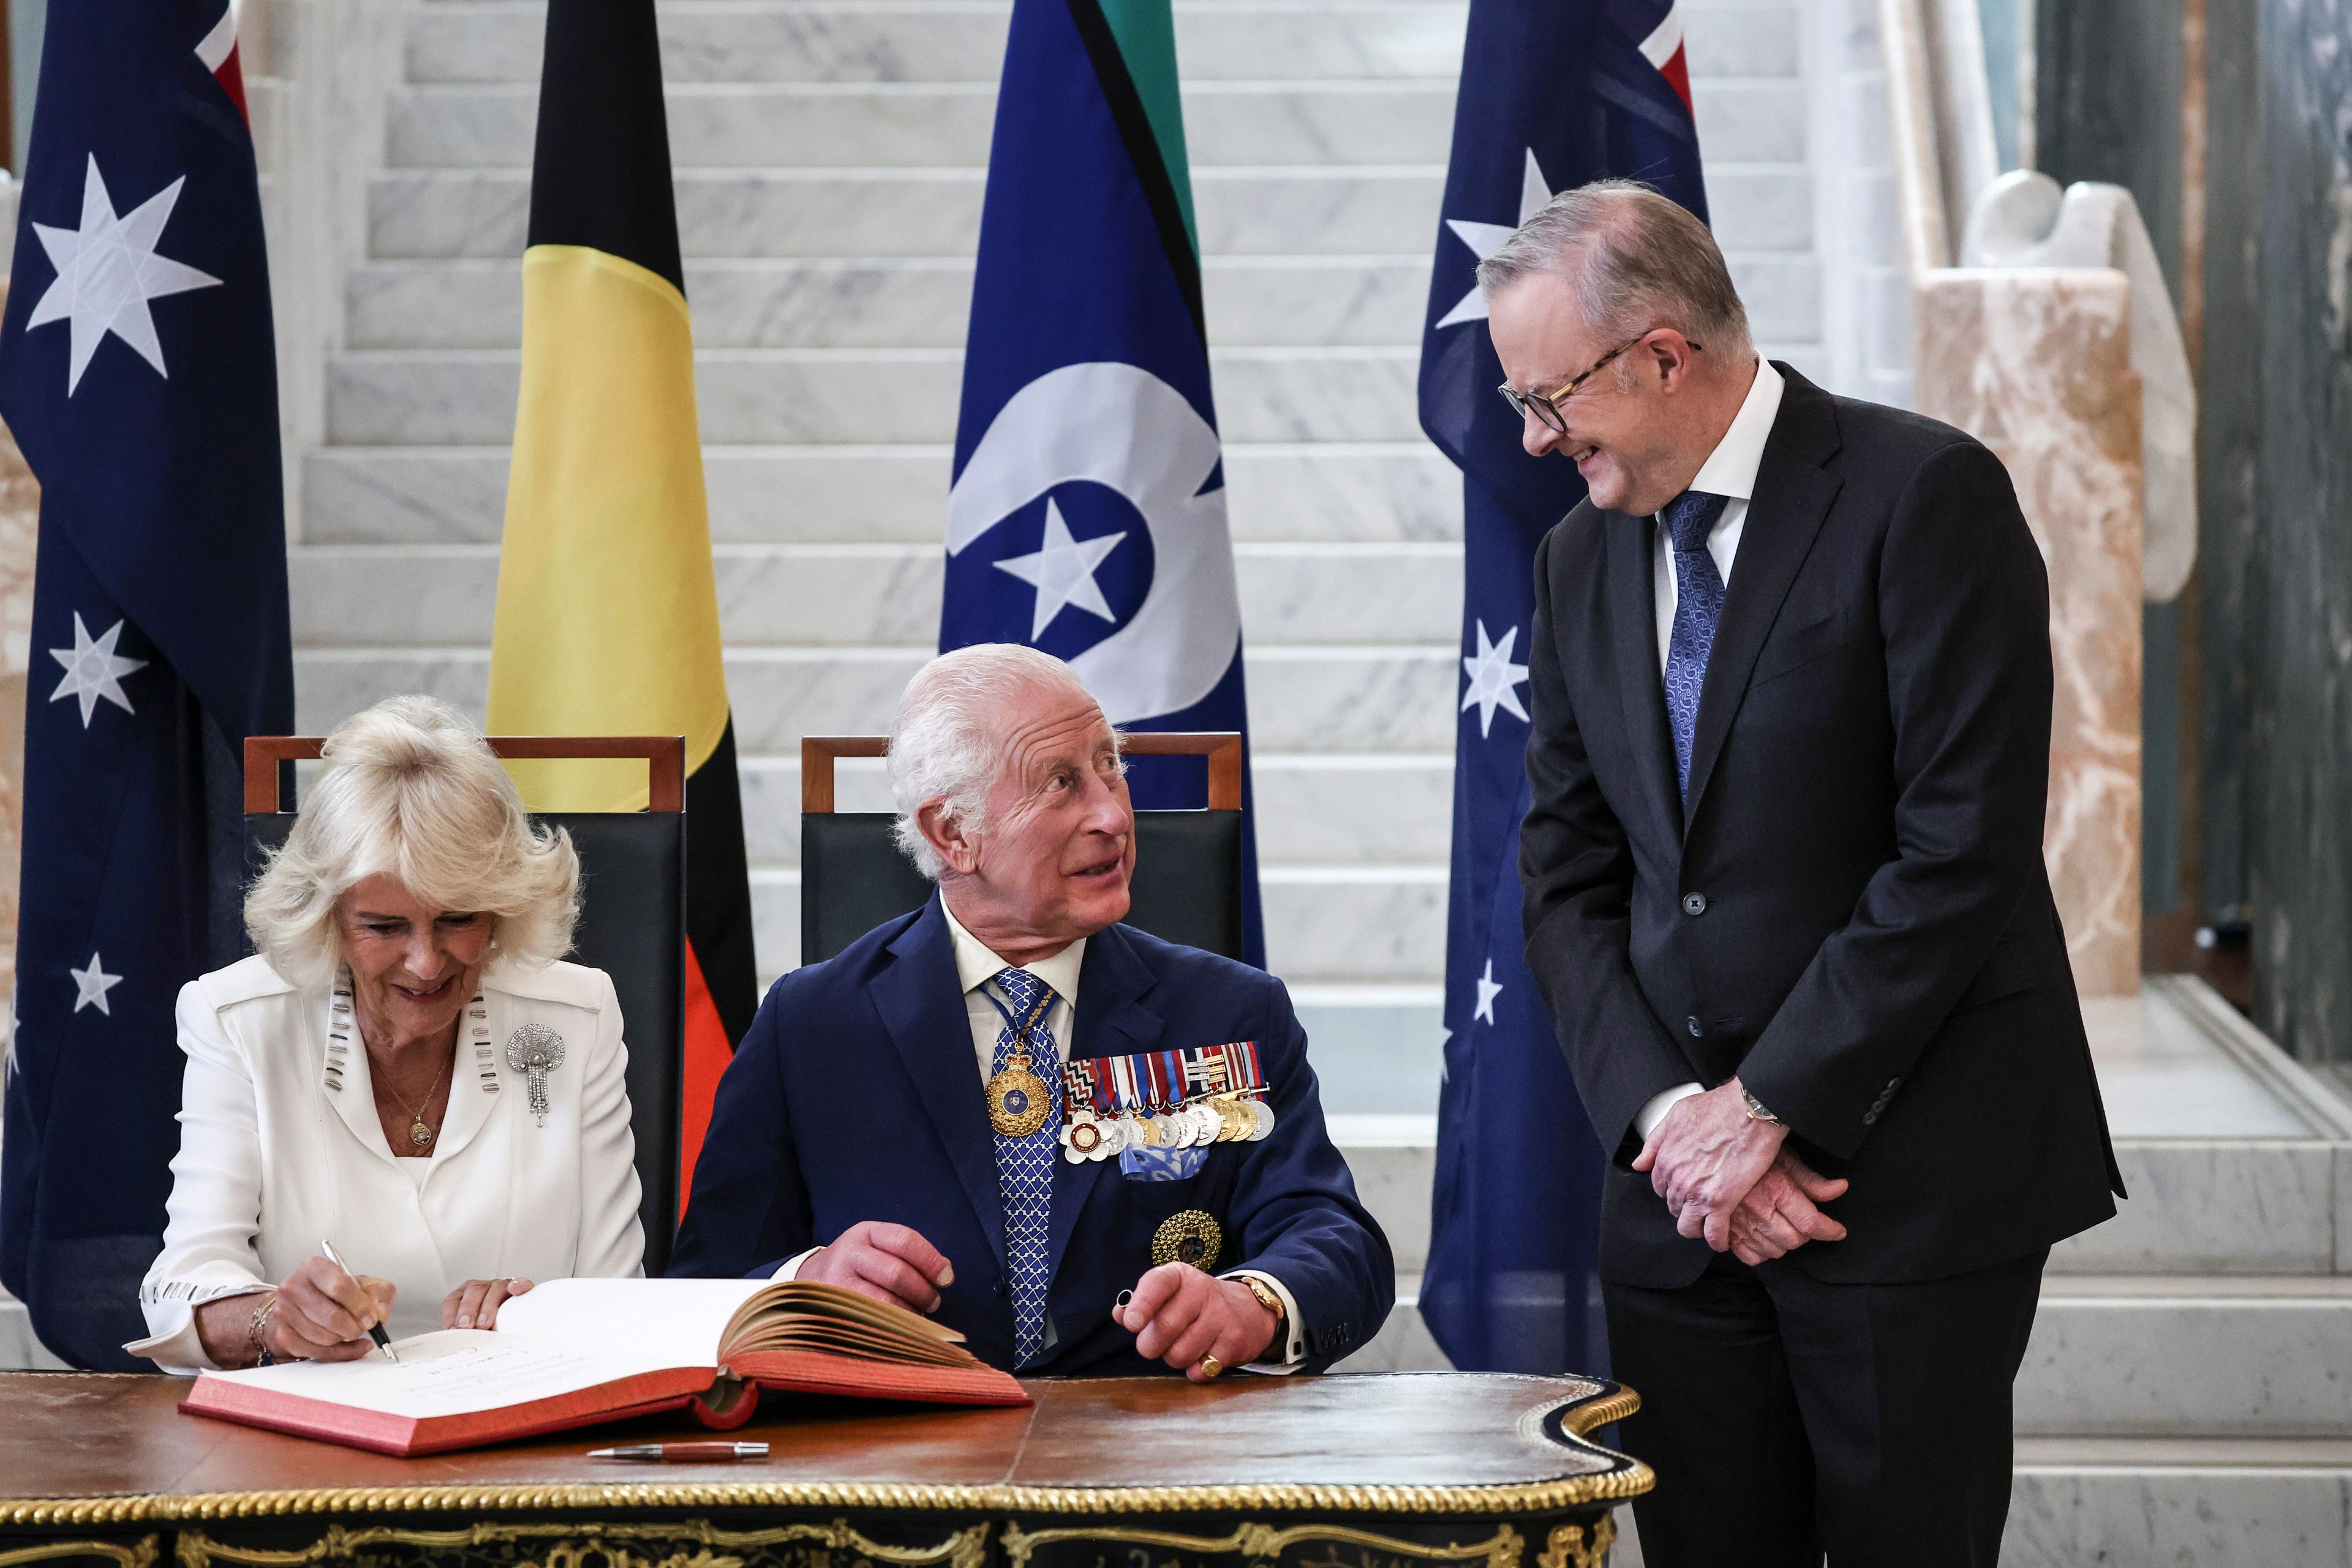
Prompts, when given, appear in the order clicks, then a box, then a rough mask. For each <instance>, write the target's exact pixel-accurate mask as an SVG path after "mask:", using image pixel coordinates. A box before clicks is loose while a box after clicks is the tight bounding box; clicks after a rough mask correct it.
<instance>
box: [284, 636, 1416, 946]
mask: <svg viewBox="0 0 2352 1568" xmlns="http://www.w3.org/2000/svg"><path fill="white" fill-rule="evenodd" d="M929 657H930V649H929V647H850V648H741V647H739V648H730V649H729V650H728V654H727V685H728V692H729V696H730V700H731V701H732V704H733V710H734V715H735V738H736V743H737V744H738V746H739V747H740V749H741V750H742V751H743V752H745V753H746V754H756V753H760V752H768V753H780V752H781V753H795V752H798V751H799V750H800V742H801V737H802V736H803V735H874V734H879V733H881V732H882V731H884V730H885V729H886V728H887V726H888V723H889V718H890V714H891V712H892V710H894V708H895V707H896V705H897V703H898V694H899V693H900V692H901V691H902V690H904V689H905V688H906V684H907V680H908V677H910V676H912V675H913V674H914V672H915V671H916V669H917V668H919V667H920V666H921V665H922V663H923V661H924V660H925V659H926V658H929ZM1460 670H1461V661H1460V657H1459V655H1458V654H1457V653H1456V651H1455V647H1454V643H1453V642H1451V641H1448V642H1446V643H1444V644H1442V645H1412V644H1392V645H1388V646H1379V647H1254V648H1251V649H1250V650H1249V654H1248V666H1247V679H1248V683H1249V703H1250V733H1251V736H1252V739H1253V740H1254V741H1255V743H1256V744H1258V745H1260V746H1262V747H1264V748H1265V750H1267V751H1269V752H1321V753H1331V752H1346V753H1360V752H1432V753H1445V752H1449V751H1450V749H1451V748H1452V746H1453V744H1454V703H1455V701H1456V700H1457V699H1456V690H1457V688H1458V687H1459V685H1460ZM488 675H489V650H488V648H487V647H440V648H402V649H387V648H333V647H310V648H301V649H298V650H296V653H295V656H294V684H295V713H296V721H297V722H298V723H299V724H300V725H301V726H302V732H303V733H305V734H314V735H315V734H323V733H325V732H326V731H328V730H331V729H332V728H333V727H334V726H335V725H336V724H337V723H339V722H341V721H342V720H344V719H345V718H348V717H349V716H350V715H352V713H354V712H357V711H358V710H360V709H362V708H364V707H367V706H368V705H370V704H371V703H373V702H376V701H378V700H382V699H383V698H385V697H388V696H391V695H393V694H394V693H396V692H404V691H421V692H425V693H426V694H428V695H430V696H434V697H438V698H441V699H442V700H445V701H447V702H450V703H452V704H454V705H456V706H457V707H458V708H459V709H461V710H465V711H467V712H469V713H471V714H473V715H474V716H475V717H476V718H477V719H479V717H480V715H481V712H482V707H483V700H484V695H485V692H486V690H487V689H488ZM1439 892H1440V902H1442V901H1443V899H1442V894H1443V889H1442V888H1441V889H1439Z"/></svg>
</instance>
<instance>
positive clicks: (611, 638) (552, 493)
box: [489, 0, 758, 1204]
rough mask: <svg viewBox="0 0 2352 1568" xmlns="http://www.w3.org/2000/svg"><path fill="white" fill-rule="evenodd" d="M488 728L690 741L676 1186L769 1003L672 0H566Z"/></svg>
mask: <svg viewBox="0 0 2352 1568" xmlns="http://www.w3.org/2000/svg"><path fill="white" fill-rule="evenodd" d="M522 277H523V328H522V393H521V397H520V403H519V404H518V406H517V409H516V415H515V442H514V467H513V471H512V474H511V476H510V477H509V481H508V487H507V518H506V537H505V542H504V544H503V546H502V548H501V549H500V551H499V601H498V618H497V623H496V627H495V630H494V633H493V638H492V642H491V648H490V700H489V729H490V731H491V732H492V733H494V734H509V735H665V734H667V735H677V734H682V735H684V736H685V737H686V763H687V781H686V805H687V833H686V841H687V912H686V926H687V953H686V986H687V994H686V1064H685V1085H684V1088H685V1094H684V1100H685V1125H684V1141H683V1142H682V1144H681V1145H680V1170H679V1173H678V1174H679V1181H678V1198H679V1202H680V1203H681V1204H683V1203H684V1202H685V1198H686V1194H687V1193H688V1191H690V1190H691V1187H692V1181H691V1177H692V1174H693V1171H694V1162H695V1158H696V1156H697V1155H698V1153H699V1152H701V1148H702V1138H703V1133H704V1131H706V1130H707V1129H708V1127H709V1121H710V1102H711V1096H712V1094H713V1092H714V1091H715V1090H716V1089H718V1087H719V1074H720V1073H721V1072H723V1071H724V1070H725V1069H726V1067H727V1062H728V1059H729V1058H730V1055H731V1054H732V1052H733V1049H734V1045H735V1042H736V1041H738V1040H740V1039H741V1038H742V1037H743V1031H744V1030H745V1029H747V1028H749V1027H750V1026H751V1016H752V1013H753V1011H754V1009H755V1008H756V1006H757V1005H758V996H757V994H756V982H755V980H754V975H753V969H752V955H751V883H750V879H749V876H748V873H747V870H746V866H745V860H744V853H743V805H742V797H741V793H740V786H739V784H738V782H737V778H736V771H735V731H734V725H733V721H732V719H731V716H730V712H729V709H728V701H727V671H726V668H725V665H724V663H723V662H722V660H721V658H720V653H719V593H718V587H717V584H716V582H715V580H714V578H713V575H712V570H711V560H710V520H709V505H708V502H707V500H706V499H705V497H704V493H703V479H702V442H701V437H700V434H699V432H698V427H697V424H696V416H695V400H694V331H693V327H692V324H691V322H690V321H688V315H687V306H686V289H685V275H684V270H683V268H682V267H681V265H680V262H679V259H678V242H677V206H676V201H675V197H674V195H673V194H672V192H671V188H670V166H669V132H668V127H667V120H666V117H665V113H664V110H663V103H662V80H661V48H660V40H659V38H658V37H657V35H656V29H655V23H654V0H560V4H557V5H550V6H549V7H548V8H547V48H546V56H545V60H544V63H543V65H542V67H541V79H540V98H539V142H538V146H537V149H536V151H535V153H533V156H532V163H531V182H530V238H529V243H528V248H526V250H525V251H524V253H523V263H522ZM509 765H510V766H511V767H512V768H513V770H514V773H515V775H516V779H517V782H518V783H519V784H520V785H521V787H522V791H523V795H524V798H525V799H526V800H528V801H529V802H530V805H532V807H533V808H534V809H538V810H543V811H634V810H642V809H643V808H644V807H645V805H646V769H645V764H644V763H588V762H559V763H511V764H509Z"/></svg>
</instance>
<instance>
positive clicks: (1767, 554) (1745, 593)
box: [1684, 365, 1839, 824]
mask: <svg viewBox="0 0 2352 1568" xmlns="http://www.w3.org/2000/svg"><path fill="white" fill-rule="evenodd" d="M1780 374H1781V375H1782V376H1783V377H1785V378H1786V380H1787V382H1788V387H1787V390H1786V391H1784V392H1783V393H1782V394H1781V395H1780V414H1779V416H1777V417H1775V418H1774V420H1773V421H1772V435H1771V438H1770V439H1769V440H1768V441H1767V442H1766V443H1765V446H1764V461H1763V464H1762V466H1761V467H1759V468H1758V469H1757V471H1756V493H1755V495H1754V497H1753V498H1752V499H1750V500H1749V501H1748V521H1747V523H1746V524H1745V525H1744V526H1743V527H1742V528H1741V530H1740V533H1739V551H1738V555H1736V556H1735V557H1734V558H1733V560H1732V563H1731V582H1730V584H1729V585H1728V586H1727V588H1726V590H1725V592H1724V599H1723V621H1722V624H1721V625H1719V626H1717V627H1716V631H1715V646H1714V647H1713V648H1712V649H1710V650H1709V651H1708V654H1707V658H1706V683H1705V684H1704V685H1702V686H1701V687H1700V688H1699V699H1698V722H1697V726H1696V730H1695V731H1693V733H1692V737H1691V776H1690V803H1689V807H1688V809H1687V810H1686V811H1685V814H1684V821H1685V824H1687V823H1689V822H1692V821H1696V819H1697V816H1698V806H1699V802H1700V801H1701V800H1703V799H1704V798H1705V797H1706V783H1707V779H1708V778H1709V777H1710V776H1711V775H1712V774H1713V773H1714V771H1715V763H1716V759H1717V756H1719V755H1720V754H1721V753H1722V751H1723V742H1724V738H1725V737H1726V736H1727V735H1728V734H1730V732H1731V720H1732V716H1733V715H1734V714H1736V713H1737V712H1738V710H1739V704H1740V702H1741V700H1743V699H1744V698H1745V697H1746V696H1747V695H1748V677H1749V676H1750V675H1751V674H1753V673H1754V672H1755V669H1756V658H1757V655H1759V653H1761V652H1763V650H1764V639H1765V638H1766V637H1768V636H1769V635H1770V633H1771V630H1772V623H1773V622H1774V621H1776V620H1778V619H1779V618H1780V606H1781V605H1783V604H1784V603H1786V602H1787V600H1788V597H1789V589H1790V585H1791V584H1794V583H1795V582H1796V580H1797V573H1798V570H1799V569H1800V568H1801V567H1802V566H1803V565H1804V563H1805V557H1806V556H1807V555H1808V554H1810V553H1811V552H1812V548H1813V541H1814V539H1815V538H1816V537H1818V536H1819V535H1820V533H1821V531H1822V521H1824V520H1825V519H1826V518H1827V517H1828V516H1829V512H1830V503H1831V502H1832V500H1836V498H1837V493H1838V489H1839V481H1838V480H1837V479H1833V478H1832V477H1831V476H1830V475H1829V474H1827V473H1824V472H1823V471H1822V466H1821V465H1822V459H1823V458H1827V457H1828V456H1829V455H1830V454H1831V453H1833V452H1835V451H1836V450H1837V445H1838V443H1837V415H1836V411H1835V409H1834V408H1833V407H1832V405H1831V403H1830V398H1829V395H1828V394H1827V393H1825V392H1823V391H1822V390H1821V388H1819V387H1817V386H1815V385H1814V384H1812V383H1811V382H1809V381H1807V380H1806V379H1805V378H1804V377H1803V376H1801V375H1799V374H1797V373H1796V372H1795V371H1793V370H1790V369H1789V368H1788V367H1787V366H1786V365H1782V366H1780Z"/></svg>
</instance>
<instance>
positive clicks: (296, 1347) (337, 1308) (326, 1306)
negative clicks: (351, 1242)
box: [268, 1247, 396, 1361]
mask: <svg viewBox="0 0 2352 1568" xmlns="http://www.w3.org/2000/svg"><path fill="white" fill-rule="evenodd" d="M324 1251H325V1256H322V1257H317V1258H305V1259H303V1260H302V1265H301V1267H300V1268H297V1269H295V1270H294V1272H293V1273H291V1274H289V1275H288V1276H287V1277H286V1279H285V1280H284V1281H283V1282H282V1283H281V1284H280V1285H279V1286H278V1299H277V1301H276V1303H275V1304H274V1306H273V1307H272V1308H271V1310H270V1313H269V1321H268V1344H269V1349H270V1351H271V1352H272V1353H273V1354H275V1355H276V1356H277V1357H278V1359H279V1360H280V1361H288V1360H297V1359H299V1360H302V1361H357V1360H358V1359H359V1358H360V1357H362V1356H363V1355H365V1354H367V1353H368V1352H370V1351H372V1350H373V1349H375V1346H376V1343H377V1342H376V1341H375V1337H374V1336H375V1335H376V1334H381V1333H383V1324H384V1321H385V1320H386V1319H387V1318H389V1317H390V1316H391V1315H392V1301H393V1297H394V1295H395V1294H396V1292H395V1290H394V1287H393V1284H392V1282H391V1281H390V1280H388V1279H371V1278H369V1277H368V1276H366V1275H355V1274H353V1273H352V1271H351V1270H350V1269H348V1268H344V1267H343V1265H342V1264H341V1262H340V1261H338V1260H337V1259H336V1258H335V1257H334V1256H333V1248H332V1247H327V1248H325V1249H324ZM384 1339H385V1341H389V1339H390V1336H389V1335H385V1336H384Z"/></svg>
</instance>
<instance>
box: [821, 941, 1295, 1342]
mask: <svg viewBox="0 0 2352 1568" xmlns="http://www.w3.org/2000/svg"><path fill="white" fill-rule="evenodd" d="M940 913H941V914H943V915H946V916H947V920H948V936H949V939H950V941H951V942H953V943H954V946H955V963H956V984H958V985H959V986H961V987H962V990H963V1011H964V1016H965V1018H966V1019H967V1020H968V1021H969V1022H970V1023H971V1053H972V1059H973V1061H974V1062H975V1063H976V1064H977V1065H978V1067H979V1068H980V1081H981V1083H982V1086H985V1085H986V1084H987V1082H988V1080H989V1079H992V1078H993V1077H995V1076H996V1037H997V1036H999V1035H1001V1034H1003V1032H1004V1016H1003V1014H1001V1013H999V1012H998V1011H997V1010H996V1004H995V1003H994V1002H992V1001H990V1000H989V993H988V989H987V987H988V983H989V982H990V981H992V980H993V979H995V978H996V973H997V971H999V970H1001V969H1004V968H1006V967H1008V965H1007V964H1006V963H1005V962H1004V960H1003V959H1002V958H999V957H998V956H997V955H996V954H995V953H993V952H991V951H989V948H988V944H987V943H985V942H982V941H981V940H980V938H978V937H976V936H974V935H972V934H971V932H970V931H966V930H964V928H963V922H962V921H959V920H958V919H956V918H955V914H954V911H952V910H950V909H948V907H947V901H946V900H944V899H942V900H940ZM1086 957H1087V939H1086V938H1084V937H1080V938H1079V939H1078V940H1077V941H1076V942H1072V943H1070V945H1069V946H1067V947H1066V948H1064V949H1063V950H1062V951H1061V952H1057V953H1055V954H1054V956H1053V957H1051V958H1041V959H1038V960H1037V961H1036V962H1035V963H1025V964H1020V965H1017V966H1012V967H1019V968H1022V969H1025V970H1027V971H1028V972H1029V973H1031V974H1033V975H1034V976H1036V978H1037V979H1039V980H1041V981H1043V982H1045V984H1047V985H1048V986H1050V987H1052V988H1053V992H1054V1005H1053V1006H1052V1007H1050V1008H1048V1009H1046V1013H1045V1028H1046V1030H1047V1032H1048V1033H1050V1034H1051V1035H1052V1036H1053V1037H1054V1045H1055V1049H1056V1050H1057V1051H1059V1052H1060V1053H1061V1054H1062V1056H1063V1058H1064V1059H1065V1060H1067V1059H1068V1055H1069V1049H1070V1042H1071V1041H1072V1040H1073V1039H1075V1038H1076V1031H1075V1026H1076V1020H1077V1016H1078V1004H1077V997H1078V972H1079V971H1080V970H1081V969H1083V968H1084V967H1085V965H1086ZM822 1251H824V1248H823V1247H810V1248H809V1249H808V1250H807V1251H806V1252H803V1253H802V1254H801V1255H800V1256H799V1257H797V1258H787V1259H786V1260H785V1261H784V1266H783V1267H782V1268H779V1269H777V1270H776V1273H775V1278H777V1279H796V1278H798V1276H799V1274H800V1268H801V1265H802V1264H803V1263H804V1262H806V1261H807V1260H808V1259H809V1258H813V1257H814V1256H815V1255H816V1254H817V1253H819V1252H822ZM1219 1278H1221V1279H1244V1278H1247V1279H1263V1280H1265V1283H1266V1287H1267V1288H1268V1289H1271V1290H1272V1291H1273V1292H1274V1293H1275V1294H1276V1296H1278V1297H1280V1298H1281V1300H1282V1310H1283V1317H1282V1321H1283V1328H1284V1330H1285V1333H1286V1340H1287V1343H1286V1346H1285V1347H1284V1348H1285V1353H1284V1354H1283V1355H1282V1356H1280V1357H1279V1358H1277V1359H1276V1360H1273V1361H1269V1362H1260V1363H1252V1365H1251V1366H1250V1368H1249V1370H1250V1371H1252V1372H1275V1373H1280V1372H1288V1371H1290V1370H1292V1369H1293V1368H1294V1367H1295V1366H1296V1365H1297V1363H1300V1362H1302V1361H1305V1360H1306V1359H1307V1328H1306V1325H1305V1324H1303V1323H1301V1322H1300V1321H1299V1320H1298V1303H1297V1301H1296V1300H1292V1298H1291V1294H1290V1291H1289V1289H1288V1288H1287V1287H1286V1286H1285V1285H1284V1284H1283V1282H1282V1281H1281V1280H1279V1279H1276V1278H1275V1277H1274V1276H1273V1275H1271V1274H1267V1273H1265V1272H1262V1271H1261V1270H1258V1269H1255V1268H1237V1269H1235V1270H1234V1271H1233V1272H1232V1273H1230V1274H1224V1275H1221V1276H1219Z"/></svg>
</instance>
